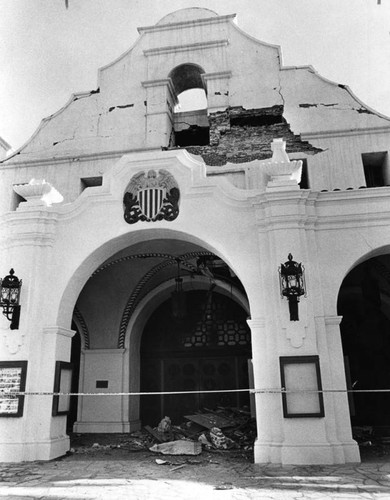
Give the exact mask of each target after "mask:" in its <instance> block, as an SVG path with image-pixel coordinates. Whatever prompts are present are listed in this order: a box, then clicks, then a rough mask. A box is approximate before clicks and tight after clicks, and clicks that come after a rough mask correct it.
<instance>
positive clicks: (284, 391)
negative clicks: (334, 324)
mask: <svg viewBox="0 0 390 500" xmlns="http://www.w3.org/2000/svg"><path fill="white" fill-rule="evenodd" d="M237 392H249V393H250V394H328V393H337V394H339V393H348V394H360V393H390V389H304V390H302V389H293V390H290V389H289V390H287V389H284V388H283V387H282V388H278V389H218V390H210V391H160V392H159V391H155V392H42V391H39V392H30V391H25V392H9V391H4V390H0V398H1V397H9V396H174V395H187V394H219V393H237Z"/></svg>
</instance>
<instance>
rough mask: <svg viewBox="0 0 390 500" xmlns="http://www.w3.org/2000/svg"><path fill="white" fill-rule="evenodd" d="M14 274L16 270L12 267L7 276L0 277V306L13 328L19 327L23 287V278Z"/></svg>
mask: <svg viewBox="0 0 390 500" xmlns="http://www.w3.org/2000/svg"><path fill="white" fill-rule="evenodd" d="M14 274H15V271H14V270H13V269H11V270H10V272H9V274H8V275H7V276H6V277H5V278H3V279H0V306H1V307H2V308H3V315H4V316H5V317H6V318H7V319H8V321H11V326H10V328H11V330H17V329H18V328H19V317H20V305H19V298H20V289H21V287H22V280H20V279H19V278H18V277H17V276H14Z"/></svg>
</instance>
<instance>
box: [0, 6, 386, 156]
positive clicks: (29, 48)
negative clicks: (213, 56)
mask: <svg viewBox="0 0 390 500" xmlns="http://www.w3.org/2000/svg"><path fill="white" fill-rule="evenodd" d="M65 4H66V1H65V0H0V137H2V138H3V139H4V140H5V141H7V142H8V143H9V144H10V145H11V146H12V148H13V150H16V149H18V148H19V147H20V146H22V145H23V144H24V143H25V142H26V141H27V140H28V139H29V138H30V137H31V135H32V134H33V133H34V131H35V130H36V128H37V127H38V126H39V123H40V121H41V120H42V119H43V118H44V117H46V116H49V115H51V114H53V113H54V112H56V111H57V110H58V109H60V108H61V107H62V106H63V105H64V104H65V103H66V102H67V101H68V100H69V98H70V96H71V94H72V93H77V92H83V91H88V90H93V89H96V88H97V71H98V68H99V67H102V66H105V65H106V64H108V63H110V62H111V61H113V60H114V59H116V58H117V57H118V56H119V55H121V54H122V53H123V52H125V51H126V50H127V49H128V48H129V47H130V46H131V45H132V44H133V43H134V42H135V41H136V40H137V38H138V36H139V34H138V32H137V27H139V26H150V25H154V24H155V23H157V22H158V21H159V20H160V19H161V18H162V17H164V16H165V15H167V14H169V13H170V12H173V11H175V10H178V9H183V8H186V7H206V8H209V9H211V10H214V11H216V12H217V13H218V14H219V15H225V14H232V13H235V14H237V18H236V21H237V24H238V25H239V27H240V28H241V29H243V30H244V31H246V32H247V33H249V34H250V35H252V36H254V37H255V38H257V39H259V40H261V41H264V42H268V43H271V44H275V45H279V46H281V49H282V58H283V59H282V60H283V64H284V65H285V66H301V65H309V64H310V65H312V66H314V68H315V69H316V70H317V71H318V72H319V73H320V74H321V75H322V76H324V77H325V78H328V79H329V80H332V81H334V82H337V83H342V84H344V85H348V86H349V87H350V88H351V90H352V91H353V92H354V94H355V95H357V97H358V98H359V99H360V100H362V101H363V102H364V103H365V104H366V105H368V106H369V107H371V108H373V109H375V110H376V111H379V112H380V113H382V114H385V115H387V116H390V0H166V1H163V0H68V8H66V5H65Z"/></svg>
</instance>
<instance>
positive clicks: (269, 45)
mask: <svg viewBox="0 0 390 500" xmlns="http://www.w3.org/2000/svg"><path fill="white" fill-rule="evenodd" d="M231 24H232V26H233V27H234V29H235V30H236V31H237V32H238V33H239V34H240V35H242V36H243V37H244V38H246V39H248V40H250V41H251V42H253V43H255V44H257V45H260V46H262V47H265V48H267V49H271V50H274V51H275V52H276V53H277V56H278V58H279V65H280V67H282V61H283V58H282V49H281V47H280V45H276V44H273V43H268V42H264V41H263V40H259V39H258V38H256V37H254V36H252V35H250V34H249V33H247V32H246V31H244V30H243V29H241V28H240V27H239V26H238V25H237V23H234V22H232V23H231Z"/></svg>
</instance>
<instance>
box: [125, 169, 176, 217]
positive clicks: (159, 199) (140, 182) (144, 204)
mask: <svg viewBox="0 0 390 500" xmlns="http://www.w3.org/2000/svg"><path fill="white" fill-rule="evenodd" d="M179 199H180V191H179V186H178V184H177V182H176V180H175V178H174V177H173V175H171V174H170V173H169V172H168V171H166V170H158V171H156V170H149V171H148V172H140V173H138V174H135V175H134V176H133V177H132V179H131V181H130V184H129V186H128V188H127V190H126V193H125V195H124V198H123V205H124V218H125V221H126V222H127V223H129V224H134V223H135V222H138V221H139V220H140V221H146V222H154V221H158V220H167V221H173V220H175V219H176V217H177V216H178V215H179Z"/></svg>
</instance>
